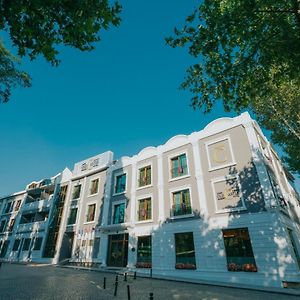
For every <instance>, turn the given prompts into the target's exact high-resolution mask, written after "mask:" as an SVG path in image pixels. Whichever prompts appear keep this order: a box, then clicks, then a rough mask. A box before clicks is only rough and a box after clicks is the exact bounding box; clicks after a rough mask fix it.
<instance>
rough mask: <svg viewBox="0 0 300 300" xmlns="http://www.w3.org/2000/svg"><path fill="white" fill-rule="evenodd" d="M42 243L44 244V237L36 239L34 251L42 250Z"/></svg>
mask: <svg viewBox="0 0 300 300" xmlns="http://www.w3.org/2000/svg"><path fill="white" fill-rule="evenodd" d="M42 242H43V238H42V237H38V238H36V239H35V243H34V248H33V250H41V247H42Z"/></svg>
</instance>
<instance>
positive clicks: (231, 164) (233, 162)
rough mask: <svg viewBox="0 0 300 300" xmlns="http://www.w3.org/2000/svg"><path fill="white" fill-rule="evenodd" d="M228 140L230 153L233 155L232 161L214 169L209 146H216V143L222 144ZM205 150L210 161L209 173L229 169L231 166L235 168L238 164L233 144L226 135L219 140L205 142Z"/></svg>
mask: <svg viewBox="0 0 300 300" xmlns="http://www.w3.org/2000/svg"><path fill="white" fill-rule="evenodd" d="M226 140H228V145H229V151H230V154H231V158H232V161H231V162H227V163H224V164H221V165H219V166H216V167H212V165H211V160H210V159H211V158H210V155H209V146H210V145H213V144H216V143H219V142H222V141H226ZM205 150H206V154H207V160H208V172H211V171H216V170H220V169H224V168H228V167H231V166H235V165H236V164H237V163H236V159H235V156H234V153H233V147H232V142H231V138H230V135H224V136H222V137H220V138H218V139H214V140H210V141H207V142H205Z"/></svg>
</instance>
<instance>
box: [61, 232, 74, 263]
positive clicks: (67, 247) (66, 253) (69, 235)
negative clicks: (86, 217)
mask: <svg viewBox="0 0 300 300" xmlns="http://www.w3.org/2000/svg"><path fill="white" fill-rule="evenodd" d="M73 241H74V232H65V233H64V236H63V240H62V245H61V248H60V253H59V261H62V260H64V259H69V258H71V257H72V249H73Z"/></svg>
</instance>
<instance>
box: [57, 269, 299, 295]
mask: <svg viewBox="0 0 300 300" xmlns="http://www.w3.org/2000/svg"><path fill="white" fill-rule="evenodd" d="M55 267H58V268H66V269H73V270H82V271H92V272H99V273H115V274H119V275H120V274H122V275H123V274H124V273H125V272H126V273H127V275H128V276H133V274H134V271H132V270H128V269H123V270H122V269H121V270H120V269H119V270H107V269H97V268H88V267H80V266H66V265H63V266H61V265H55ZM137 275H138V277H140V278H145V279H154V280H164V281H173V282H174V281H175V282H182V283H190V284H201V285H208V286H216V287H225V288H234V289H243V290H252V291H253V290H255V291H259V292H265V293H266V292H267V293H272V294H281V295H288V296H300V289H299V290H298V289H284V288H282V289H281V288H275V287H274V288H270V287H257V286H250V285H243V284H239V285H238V286H237V285H236V284H231V283H222V282H220V283H219V282H212V281H205V280H192V279H191V280H186V279H180V278H173V277H170V276H167V277H162V276H160V275H155V274H153V276H152V278H150V277H149V275H147V274H145V273H138V272H137Z"/></svg>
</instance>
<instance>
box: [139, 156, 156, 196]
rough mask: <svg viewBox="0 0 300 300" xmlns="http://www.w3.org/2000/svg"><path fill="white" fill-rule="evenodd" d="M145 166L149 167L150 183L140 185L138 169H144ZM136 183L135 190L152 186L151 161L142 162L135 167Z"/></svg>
mask: <svg viewBox="0 0 300 300" xmlns="http://www.w3.org/2000/svg"><path fill="white" fill-rule="evenodd" d="M147 167H150V179H151V182H150V184H147V185H143V186H140V170H141V169H144V168H147ZM136 183H137V184H136V186H137V188H136V189H137V190H141V189H145V188H149V187H151V186H153V164H152V162H148V163H144V164H141V165H140V166H138V167H137V178H136Z"/></svg>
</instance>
